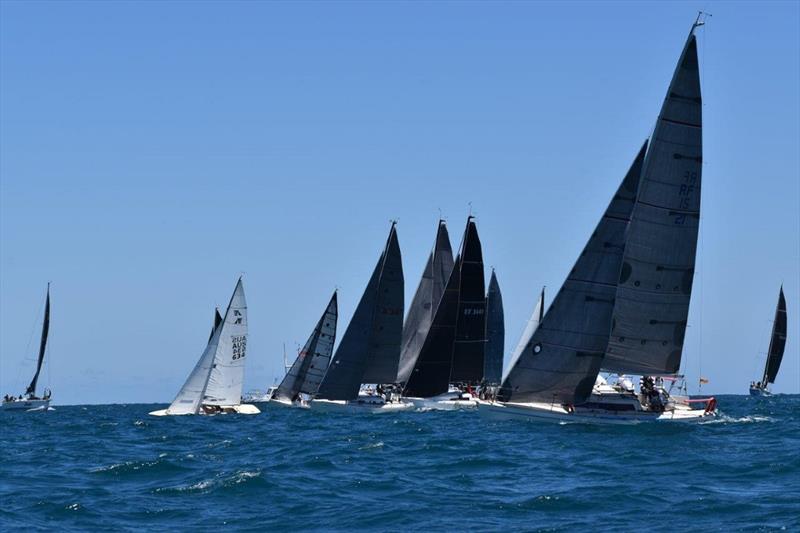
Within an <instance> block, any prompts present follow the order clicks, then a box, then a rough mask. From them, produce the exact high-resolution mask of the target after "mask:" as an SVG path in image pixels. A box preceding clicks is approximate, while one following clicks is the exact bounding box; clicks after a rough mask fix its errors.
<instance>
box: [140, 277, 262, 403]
mask: <svg viewBox="0 0 800 533" xmlns="http://www.w3.org/2000/svg"><path fill="white" fill-rule="evenodd" d="M246 355H247V302H246V300H245V297H244V287H243V286H242V279H241V278H239V281H237V283H236V288H235V289H234V291H233V295H232V296H231V300H230V302H229V303H228V307H227V309H226V310H225V315H224V317H222V321H221V322H219V324H218V325H217V326H216V327H215V328H214V331H213V333H212V335H211V338H210V339H209V341H208V344H207V345H206V349H205V350H204V351H203V355H201V356H200V360H199V361H198V362H197V364H196V365H195V367H194V370H192V373H191V374H189V377H188V378H187V379H186V382H185V383H184V384H183V387H181V390H180V391H179V392H178V395H177V396H176V397H175V399H174V400H173V401H172V404H170V406H169V407H168V408H166V409H160V410H158V411H153V412H151V413H150V414H151V415H153V416H168V415H213V414H222V413H238V414H247V415H254V414H258V413H260V411H259V410H258V408H257V407H256V406H254V405H251V404H243V403H242V385H243V383H244V362H245V356H246Z"/></svg>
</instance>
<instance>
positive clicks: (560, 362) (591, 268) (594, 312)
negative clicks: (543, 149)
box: [498, 143, 647, 404]
mask: <svg viewBox="0 0 800 533" xmlns="http://www.w3.org/2000/svg"><path fill="white" fill-rule="evenodd" d="M646 151H647V143H645V144H644V145H643V146H642V148H641V150H639V154H638V155H637V156H636V159H635V160H634V162H633V165H631V168H630V169H629V170H628V173H627V174H626V176H625V179H623V180H622V184H621V185H620V186H619V188H618V189H617V192H616V194H615V195H614V197H613V199H612V200H611V203H610V204H609V206H608V208H607V209H606V211H605V213H604V214H603V217H602V218H601V219H600V222H599V223H598V224H597V227H596V228H595V230H594V232H593V233H592V236H591V237H590V239H589V242H588V243H587V244H586V247H585V248H584V249H583V251H582V252H581V254H580V256H579V257H578V260H577V261H576V263H575V266H574V267H573V268H572V270H571V271H570V273H569V275H568V276H567V279H566V281H565V282H564V285H563V286H562V287H561V289H560V290H559V291H558V294H556V296H555V298H554V299H553V302H552V303H551V304H550V307H549V309H548V310H547V313H546V314H545V315H544V318H543V319H542V321H541V323H540V324H539V325H538V327H537V328H536V330H535V331H534V332H533V335H532V336H531V338H530V340H529V341H528V343H527V345H526V346H525V348H524V350H523V351H522V353H521V355H520V356H519V358H518V359H517V361H516V363H515V364H514V366H513V367H512V368H511V369H510V371H509V372H508V375H507V376H506V379H505V380H504V381H503V384H502V386H501V388H500V391H499V393H498V399H499V400H501V401H505V402H508V401H514V402H530V401H557V402H559V403H569V404H575V403H581V402H583V401H584V400H585V399H586V398H587V397H588V396H589V394H591V391H592V386H593V385H594V382H595V379H596V377H597V373H598V371H599V370H600V363H601V361H602V359H603V353H604V352H605V350H606V346H607V345H608V335H609V331H610V329H611V328H610V326H611V312H612V310H613V307H614V295H615V293H616V286H617V280H618V279H619V273H620V267H621V265H622V254H623V250H624V248H625V235H626V230H627V227H628V222H629V221H630V216H631V212H632V211H633V205H634V202H635V200H636V193H637V189H638V185H639V177H640V176H641V170H642V163H643V161H644V157H645V152H646Z"/></svg>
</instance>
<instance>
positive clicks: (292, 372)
mask: <svg viewBox="0 0 800 533" xmlns="http://www.w3.org/2000/svg"><path fill="white" fill-rule="evenodd" d="M338 315H339V310H338V305H337V300H336V292H334V293H333V296H331V299H330V301H329V302H328V305H327V307H326V308H325V312H324V313H322V316H321V317H320V319H319V321H318V322H317V325H316V327H315V328H314V331H312V332H311V335H310V336H309V337H308V340H307V341H306V343H305V345H304V346H303V349H302V350H300V352H299V353H298V354H297V359H295V360H294V363H293V364H292V366H291V367H290V368H289V371H288V372H287V373H286V376H284V378H283V381H281V383H280V385H278V388H277V389H275V392H274V394H273V395H272V398H271V399H270V402H272V403H275V404H278V405H286V406H291V407H307V406H308V401H309V400H310V399H311V398H312V397H313V396H314V395H315V394H316V393H317V390H318V389H319V385H320V383H321V382H322V378H323V377H324V376H325V372H326V371H327V370H328V363H329V362H330V360H331V355H332V354H333V345H334V342H335V341H336V322H337V319H338Z"/></svg>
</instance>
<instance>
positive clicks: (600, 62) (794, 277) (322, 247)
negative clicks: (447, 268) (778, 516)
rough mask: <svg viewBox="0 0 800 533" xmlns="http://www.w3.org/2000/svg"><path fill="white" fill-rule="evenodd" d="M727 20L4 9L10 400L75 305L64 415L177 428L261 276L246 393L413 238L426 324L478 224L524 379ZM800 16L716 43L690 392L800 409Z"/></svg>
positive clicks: (626, 13) (645, 14) (518, 13)
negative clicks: (230, 315)
mask: <svg viewBox="0 0 800 533" xmlns="http://www.w3.org/2000/svg"><path fill="white" fill-rule="evenodd" d="M707 5H708V3H703V4H699V3H696V2H686V3H640V4H637V3H631V2H620V3H601V2H587V3H545V2H530V3H524V2H517V3H496V2H492V3H476V2H468V3H458V2H452V3H424V2H413V3H402V2H378V3H365V2H353V3H335V2H320V3H312V2H303V3H273V2H240V3H216V2H198V3H190V2H159V3H155V2H152V3H151V2H142V3H132V2H109V3H100V2H86V3H79V2H54V3H49V2H8V1H3V2H0V295H1V298H0V394H3V393H7V392H13V393H15V394H19V393H21V392H23V391H24V387H25V385H26V384H27V381H28V380H29V379H30V377H31V374H32V372H33V365H34V358H35V352H36V345H37V342H38V335H39V331H38V328H40V327H41V326H40V323H41V314H42V311H43V305H44V290H45V285H46V283H47V282H48V281H52V283H53V286H52V306H53V309H52V326H51V332H52V335H51V344H50V349H49V352H48V360H49V368H48V370H46V371H45V372H44V375H43V379H42V381H41V383H42V384H43V385H45V386H47V385H49V386H50V387H51V388H52V389H53V391H54V394H55V398H56V401H57V403H64V404H69V403H106V402H151V401H152V402H167V401H170V400H171V399H172V398H173V397H174V395H175V393H176V392H177V390H178V388H179V387H180V386H181V384H182V383H183V381H184V380H185V378H186V376H187V375H188V373H189V372H190V371H191V369H192V368H193V366H194V364H195V362H196V360H197V358H198V357H199V356H200V353H201V351H202V349H203V347H204V345H205V343H206V340H207V338H208V332H209V329H210V327H211V322H212V312H213V308H214V306H215V305H224V304H226V303H227V301H228V298H229V297H230V293H231V291H232V290H233V287H234V284H235V281H236V278H237V277H238V276H239V274H240V273H244V283H245V291H246V294H247V300H248V311H249V320H250V338H249V342H248V346H249V349H248V358H247V375H246V382H245V387H246V388H256V387H257V388H262V389H263V388H265V387H266V386H267V385H268V384H271V383H272V382H273V380H274V379H275V378H277V377H279V376H280V375H281V374H282V355H281V353H282V344H283V343H284V342H285V343H286V346H287V351H289V353H290V355H291V354H293V353H294V350H295V347H296V345H297V344H298V343H303V342H304V341H305V339H306V338H307V336H308V334H309V333H310V330H311V328H312V327H313V326H314V324H315V322H316V320H317V319H318V318H319V315H320V314H321V313H322V311H323V308H324V306H325V304H326V303H327V301H328V298H329V297H330V294H331V292H332V291H333V290H334V288H335V287H339V289H340V296H339V305H340V313H341V315H340V329H339V335H340V336H341V334H342V333H343V332H344V328H345V326H346V325H347V322H348V321H349V319H350V316H351V314H352V312H353V310H354V308H355V305H356V303H357V302H358V299H359V298H360V296H361V292H362V290H363V288H364V285H365V284H366V282H367V279H368V277H369V275H370V273H371V271H372V269H373V267H374V264H375V261H376V260H377V257H378V254H379V253H380V250H381V248H382V246H383V244H384V241H385V238H386V235H387V232H388V230H389V224H390V220H391V219H397V220H398V235H399V239H400V245H401V249H402V253H403V267H404V272H405V280H406V285H405V293H406V303H408V302H410V300H411V297H412V295H413V292H414V290H415V289H416V286H417V283H418V281H419V276H420V274H421V271H422V268H423V265H424V263H425V260H426V257H427V255H428V253H429V251H430V249H431V246H432V245H433V239H434V236H435V230H436V221H437V219H438V217H439V214H440V212H441V213H442V215H443V216H444V217H446V219H447V220H448V224H449V229H450V234H451V239H452V241H453V246H454V247H457V246H458V244H459V241H460V238H461V232H462V231H463V226H464V222H465V218H466V216H467V214H468V211H469V203H470V202H471V204H472V210H473V212H474V214H475V215H476V216H477V217H478V223H479V231H480V235H481V239H482V241H483V250H484V259H485V262H486V265H487V272H486V275H487V280H488V276H489V272H490V271H489V268H488V267H489V266H494V267H496V269H497V275H498V279H499V282H500V286H501V289H502V291H503V300H504V304H505V317H506V353H507V356H506V357H508V352H510V350H511V349H513V347H514V346H515V344H516V342H517V337H518V335H519V334H520V332H521V330H522V327H523V325H524V323H525V321H526V320H527V318H528V314H529V313H530V311H531V310H532V308H533V306H534V304H535V300H536V298H537V295H538V292H539V290H540V289H541V287H542V285H547V288H548V289H547V290H548V299H549V298H551V297H552V296H553V295H554V294H555V292H556V291H557V289H558V287H560V286H561V284H562V282H563V280H564V278H565V276H566V274H567V272H568V271H569V269H570V268H571V266H572V264H573V262H574V261H575V259H576V257H577V254H578V253H579V252H580V250H581V249H582V247H583V246H584V244H585V242H586V240H587V239H588V237H589V235H590V233H591V231H592V230H593V228H594V226H595V224H596V223H597V220H598V218H599V217H600V215H601V213H602V212H603V210H604V209H605V207H606V205H607V203H608V201H609V199H610V197H611V195H612V194H613V193H614V190H615V189H616V187H617V186H618V184H619V182H620V180H621V179H622V177H623V175H624V173H625V171H626V170H627V169H628V166H629V165H630V163H631V161H632V159H633V157H634V156H635V155H636V152H637V150H638V149H639V147H640V146H641V144H642V142H643V140H644V139H645V138H646V137H647V136H648V135H649V134H650V131H651V129H652V127H653V125H654V122H655V119H656V116H657V113H658V110H659V108H660V106H661V103H662V100H663V97H664V94H665V92H666V89H667V85H668V83H669V80H670V77H671V75H672V72H673V69H674V67H675V63H676V61H677V59H678V55H679V53H680V50H681V47H682V46H683V43H684V40H685V38H686V35H687V32H688V30H689V27H690V25H691V23H692V21H693V20H694V18H695V15H696V13H697V10H698V9H701V8H705V7H706V6H707ZM799 5H800V4H798V3H796V2H778V3H771V4H770V3H765V2H759V3H754V4H747V3H727V2H714V3H713V4H712V5H711V7H709V10H710V11H711V12H712V13H713V17H712V18H711V19H710V21H709V23H708V25H707V26H706V29H705V30H701V31H700V32H699V50H700V52H699V53H700V61H701V69H702V89H703V96H704V165H703V206H702V222H701V237H700V243H699V251H698V265H697V266H698V268H697V273H696V279H695V285H694V293H693V298H692V306H691V311H690V317H689V324H690V327H689V330H688V334H687V341H686V344H685V347H684V359H683V370H684V372H685V373H686V374H687V375H688V376H689V378H690V379H691V384H692V388H691V389H690V390H691V391H692V392H694V390H696V386H695V384H696V382H697V377H698V375H700V374H702V375H703V376H705V377H707V378H709V379H710V381H711V383H710V384H709V385H708V386H706V387H704V390H706V391H709V392H714V393H737V394H741V393H746V392H747V386H748V384H749V382H750V381H751V380H752V379H756V378H759V377H760V375H761V371H762V367H763V358H764V352H765V351H766V349H767V344H768V342H769V328H770V327H771V320H772V318H773V313H774V308H775V303H776V299H777V293H778V288H779V286H780V284H781V283H783V284H784V287H785V291H786V297H787V301H788V308H789V339H788V343H787V346H786V356H785V359H784V364H783V368H782V371H781V374H780V376H779V377H778V382H777V383H776V384H775V386H774V390H775V391H777V392H787V393H798V392H800V327H799V324H800V320H799V318H800V305H799V304H800V266H798V265H800V148H798V147H800V101H799V100H800V28H799V26H800V7H798V6H799Z"/></svg>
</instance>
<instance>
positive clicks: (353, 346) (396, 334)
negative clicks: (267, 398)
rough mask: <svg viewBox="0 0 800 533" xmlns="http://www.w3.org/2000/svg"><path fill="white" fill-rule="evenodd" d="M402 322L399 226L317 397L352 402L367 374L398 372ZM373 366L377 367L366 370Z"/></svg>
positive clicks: (348, 327)
mask: <svg viewBox="0 0 800 533" xmlns="http://www.w3.org/2000/svg"><path fill="white" fill-rule="evenodd" d="M402 320H403V271H402V266H401V261H400V247H399V245H398V243H397V232H396V230H395V224H394V223H393V224H392V228H391V230H390V231H389V238H388V239H387V241H386V247H385V248H384V250H383V253H381V256H380V259H378V263H377V264H376V265H375V270H373V272H372V276H371V277H370V280H369V283H367V288H366V289H365V290H364V294H363V295H362V296H361V300H360V301H359V303H358V307H356V311H355V313H354V314H353V318H352V319H351V320H350V323H349V324H348V325H347V329H346V330H345V333H344V335H343V336H342V341H341V343H340V344H339V347H338V348H337V349H336V354H335V355H334V357H333V360H332V362H331V364H330V366H329V367H328V371H327V372H326V374H325V377H324V378H323V379H322V383H321V384H320V387H319V391H318V392H317V398H322V399H326V400H353V399H355V398H357V397H358V390H359V388H360V386H361V384H362V383H369V382H368V381H366V380H365V378H366V377H370V378H373V377H381V378H382V377H385V376H383V375H380V374H381V373H382V372H384V371H385V372H387V373H388V372H389V370H391V372H390V377H389V379H387V380H386V381H372V383H389V382H391V381H393V380H394V378H395V376H396V375H397V364H398V360H399V357H400V338H401V335H402ZM368 366H370V367H372V369H371V370H370V372H369V375H368V374H367V372H366V371H367V369H368Z"/></svg>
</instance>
